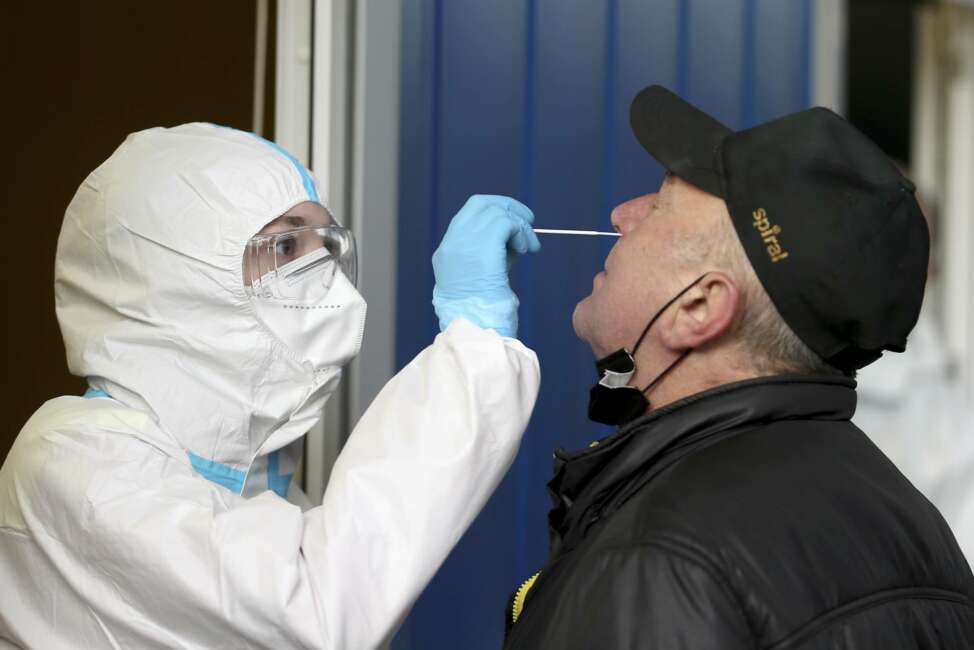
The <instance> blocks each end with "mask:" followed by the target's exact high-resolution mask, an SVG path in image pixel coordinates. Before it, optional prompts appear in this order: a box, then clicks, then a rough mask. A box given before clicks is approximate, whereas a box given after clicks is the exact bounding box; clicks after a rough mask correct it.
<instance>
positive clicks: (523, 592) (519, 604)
mask: <svg viewBox="0 0 974 650" xmlns="http://www.w3.org/2000/svg"><path fill="white" fill-rule="evenodd" d="M540 575H541V572H540V571H538V572H537V573H535V574H534V575H533V576H531V577H530V578H528V579H527V580H525V581H524V582H522V583H521V586H520V587H518V588H517V591H515V592H514V599H513V600H512V602H511V625H513V624H514V623H517V619H518V618H520V616H521V612H523V611H524V601H525V600H526V599H527V597H528V592H529V591H531V587H533V586H534V583H535V581H537V579H538V576H540Z"/></svg>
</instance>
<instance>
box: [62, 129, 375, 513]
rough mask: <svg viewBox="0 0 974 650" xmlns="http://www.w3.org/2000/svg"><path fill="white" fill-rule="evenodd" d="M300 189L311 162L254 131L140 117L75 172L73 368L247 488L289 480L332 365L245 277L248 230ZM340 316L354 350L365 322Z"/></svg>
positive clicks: (201, 466) (65, 260) (66, 305)
mask: <svg viewBox="0 0 974 650" xmlns="http://www.w3.org/2000/svg"><path fill="white" fill-rule="evenodd" d="M309 200H310V201H320V199H319V197H318V191H317V188H316V184H315V181H314V179H313V177H312V176H311V174H310V173H309V172H308V170H306V169H305V168H304V167H303V166H302V165H300V164H299V163H298V162H297V160H295V159H294V158H293V157H292V156H290V154H288V153H287V152H285V151H284V150H283V149H280V148H279V147H277V146H276V145H274V144H272V143H270V142H268V141H266V140H263V139H261V138H258V137H257V136H255V135H253V134H250V133H245V132H241V131H236V130H233V129H229V128H225V127H219V126H215V125H211V124H186V125H183V126H178V127H175V128H171V129H163V128H155V129H148V130H146V131H141V132H138V133H134V134H132V135H130V136H129V137H128V138H127V139H126V140H125V142H124V143H123V144H122V145H121V146H120V147H119V148H118V149H117V150H116V151H115V152H114V153H113V154H112V156H111V157H110V158H109V159H108V160H107V161H106V162H105V163H104V164H102V165H101V166H100V167H99V168H98V169H96V170H95V171H94V172H92V173H91V175H90V176H88V178H87V179H85V181H84V183H82V185H81V187H80V188H79V190H78V192H77V194H76V195H75V197H74V199H73V200H72V201H71V204H70V205H69V206H68V209H67V212H66V214H65V218H64V223H63V226H62V229H61V235H60V238H59V240H58V250H57V259H56V266H55V295H56V304H57V316H58V321H59V323H60V326H61V332H62V334H63V336H64V344H65V348H66V351H67V359H68V366H69V368H70V370H71V372H72V373H73V374H75V375H78V376H82V377H86V378H88V381H89V383H90V384H91V386H92V387H93V388H95V389H98V390H100V391H104V392H105V393H107V394H108V395H109V396H111V397H112V398H113V399H116V400H118V401H120V402H122V403H123V404H125V405H126V406H129V407H132V408H136V409H139V410H142V411H145V412H147V413H149V414H150V415H151V416H152V417H153V418H154V420H155V421H156V423H157V424H158V425H159V429H160V430H161V431H162V432H163V435H165V436H167V437H169V438H171V440H172V441H175V443H176V444H177V445H178V446H179V447H180V448H181V449H182V450H184V451H185V452H186V453H187V455H188V457H189V459H190V461H191V462H192V464H193V466H194V467H195V468H196V470H197V471H198V472H199V473H200V474H202V475H204V476H205V477H206V478H208V479H210V480H213V481H215V482H218V483H221V484H223V485H225V486H226V487H228V488H230V489H231V490H233V491H234V492H237V493H240V494H244V495H249V494H254V493H257V492H262V491H264V490H266V489H272V490H274V491H276V492H278V494H283V493H285V492H286V491H287V485H288V483H289V482H290V476H291V474H292V473H293V471H294V469H295V467H296V464H297V462H298V460H299V458H300V440H299V438H301V437H302V436H303V435H304V434H305V433H306V432H307V431H308V429H309V428H310V427H311V426H312V425H313V424H314V423H315V422H316V421H317V420H318V418H319V417H320V415H321V407H322V406H323V405H324V402H325V400H326V399H327V397H328V396H329V395H330V394H331V392H333V390H334V389H335V387H336V385H337V383H338V380H339V378H340V374H341V369H340V367H337V365H336V367H329V368H320V367H319V368H318V369H317V370H316V369H315V367H314V366H313V365H312V364H310V363H308V362H307V361H304V360H302V359H301V358H300V356H299V355H297V354H296V353H295V352H294V351H292V350H290V349H288V348H287V347H286V346H285V345H284V344H283V343H282V342H281V341H280V340H279V338H278V337H276V336H275V335H274V334H273V333H272V332H271V331H270V330H269V329H268V328H267V327H266V326H265V325H264V324H263V323H262V322H261V320H260V319H259V318H258V317H257V315H256V313H255V309H254V305H253V303H252V302H251V299H250V298H249V297H248V295H247V294H246V292H245V289H244V285H243V274H242V268H241V262H242V259H243V252H244V248H245V246H246V243H247V241H248V240H249V239H250V238H251V237H252V236H253V235H254V234H256V233H257V232H258V231H259V230H260V229H261V228H262V227H263V226H264V225H266V224H267V223H268V222H270V221H272V220H273V219H275V218H276V217H278V216H280V215H281V214H282V213H284V212H286V211H287V210H289V209H290V208H291V207H293V206H295V205H296V204H298V203H301V202H303V201H309ZM349 326H350V327H353V328H359V331H358V332H357V333H356V334H355V336H356V337H357V338H356V340H355V342H356V345H355V350H356V351H357V347H358V344H360V342H361V328H362V327H364V321H363V322H362V323H361V324H359V323H350V324H349ZM146 435H150V434H148V433H147V434H146ZM149 442H150V443H152V442H153V441H149ZM166 443H167V445H166V446H168V447H171V444H170V441H166ZM291 443H295V444H291ZM157 446H159V445H158V444H157ZM285 448H286V449H285ZM279 450H284V451H283V452H282V453H277V452H278V451H279Z"/></svg>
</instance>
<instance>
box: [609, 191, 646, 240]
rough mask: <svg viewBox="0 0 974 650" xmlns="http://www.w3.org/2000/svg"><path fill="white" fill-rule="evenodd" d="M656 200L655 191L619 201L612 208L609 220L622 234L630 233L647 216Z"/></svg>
mask: <svg viewBox="0 0 974 650" xmlns="http://www.w3.org/2000/svg"><path fill="white" fill-rule="evenodd" d="M655 201H656V193H655V192H654V193H652V194H644V195H643V196H638V197H636V198H634V199H631V200H629V201H626V202H625V203H620V204H619V205H617V206H616V207H615V209H614V210H612V215H611V217H610V220H611V221H612V225H613V226H615V229H616V230H617V231H619V232H620V233H621V234H622V235H623V236H625V235H627V234H628V233H630V232H631V231H632V230H633V229H634V228H635V227H636V226H638V225H639V223H640V222H641V221H642V220H643V219H645V218H646V217H648V216H649V213H650V212H651V211H652V209H653V203H654V202H655Z"/></svg>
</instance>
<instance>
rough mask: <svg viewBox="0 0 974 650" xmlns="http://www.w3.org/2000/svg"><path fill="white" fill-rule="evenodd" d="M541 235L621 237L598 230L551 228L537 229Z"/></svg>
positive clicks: (615, 233) (535, 230)
mask: <svg viewBox="0 0 974 650" xmlns="http://www.w3.org/2000/svg"><path fill="white" fill-rule="evenodd" d="M534 232H536V233H538V234H539V235H588V236H589V237H600V236H601V237H620V236H621V235H620V234H619V233H617V232H600V231H598V230H555V229H551V228H535V229H534Z"/></svg>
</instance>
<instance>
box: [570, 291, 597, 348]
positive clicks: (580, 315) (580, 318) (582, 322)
mask: <svg viewBox="0 0 974 650" xmlns="http://www.w3.org/2000/svg"><path fill="white" fill-rule="evenodd" d="M591 297H592V296H587V297H586V298H583V299H582V300H581V301H579V303H578V304H577V305H575V311H573V312H572V327H573V328H574V329H575V336H577V337H578V338H579V339H581V340H582V341H585V342H586V343H588V344H589V345H591V344H592V342H591V338H590V336H591V334H592V332H591V330H590V328H589V327H588V323H589V319H588V318H587V316H588V314H587V313H586V312H587V310H588V307H589V305H588V304H587V303H588V301H589V299H590V298H591Z"/></svg>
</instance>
